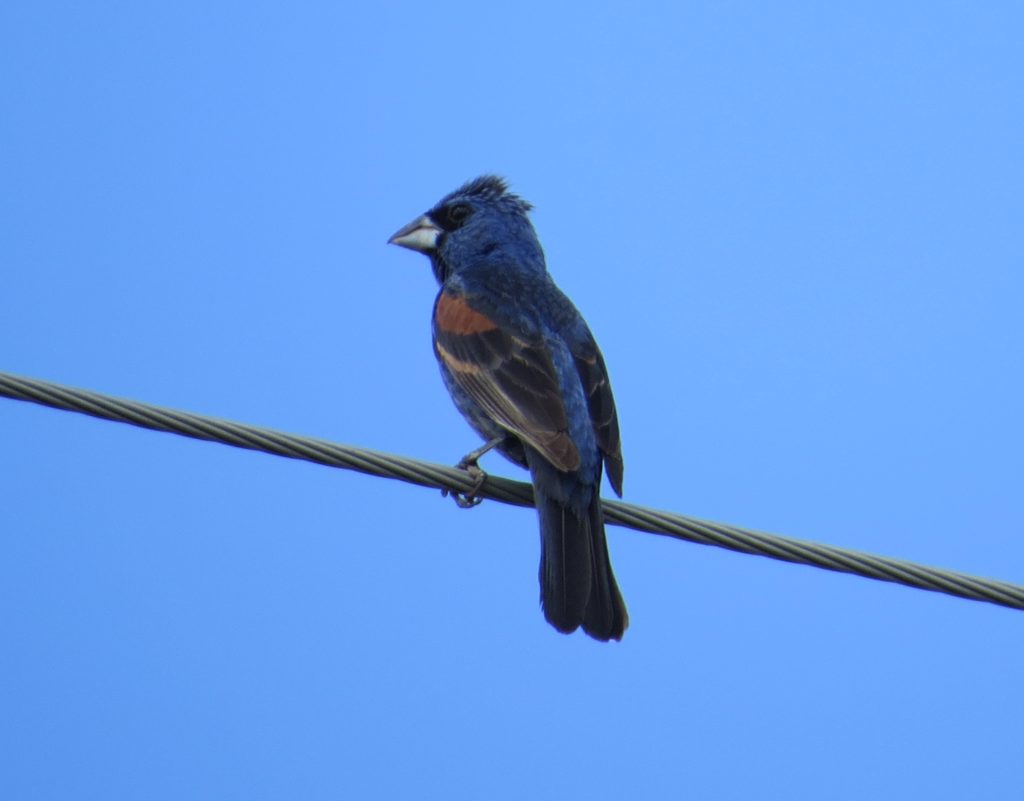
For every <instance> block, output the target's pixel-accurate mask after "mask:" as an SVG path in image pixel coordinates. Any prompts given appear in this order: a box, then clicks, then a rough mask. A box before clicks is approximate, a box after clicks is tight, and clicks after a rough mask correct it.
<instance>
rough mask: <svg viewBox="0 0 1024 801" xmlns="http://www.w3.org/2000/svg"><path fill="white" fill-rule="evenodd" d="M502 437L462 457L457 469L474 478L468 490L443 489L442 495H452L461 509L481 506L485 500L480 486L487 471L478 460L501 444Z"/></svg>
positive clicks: (445, 496)
mask: <svg viewBox="0 0 1024 801" xmlns="http://www.w3.org/2000/svg"><path fill="white" fill-rule="evenodd" d="M502 439H503V438H502V437H496V438H495V439H492V440H491V441H490V442H486V443H484V444H483V445H481V446H480V447H479V448H477V449H476V450H474V451H470V452H469V453H467V454H466V455H465V456H463V457H462V458H461V459H459V463H458V464H457V465H455V469H456V470H465V471H466V472H467V473H469V477H470V478H471V479H473V486H472V487H471V488H470V489H469V491H468V492H463V491H460V490H454V489H442V490H441V497H443V498H447V497H448V496H449V495H451V496H452V500H453V501H455V505H456V506H458V507H459V508H460V509H472V508H473V507H474V506H479V505H480V504H481V503H482V502H483V500H484V499H483V498H482V497H481V496H479V495H477V493H478V492H479V491H480V488H481V487H482V486H483V485H484V482H485V481H486V480H487V473H485V472H484V471H483V470H481V469H480V467H479V466H478V465H477V460H478V459H479V458H480V457H481V456H483V455H484V454H485V453H487V451H489V450H491V448H494V447H495V446H497V445H499V444H501V442H502Z"/></svg>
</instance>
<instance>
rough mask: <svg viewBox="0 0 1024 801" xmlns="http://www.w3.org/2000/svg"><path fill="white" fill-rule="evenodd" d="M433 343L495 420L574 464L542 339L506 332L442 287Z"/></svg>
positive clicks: (563, 465)
mask: <svg viewBox="0 0 1024 801" xmlns="http://www.w3.org/2000/svg"><path fill="white" fill-rule="evenodd" d="M434 349H435V351H436V353H437V357H438V358H439V359H440V360H441V361H442V362H443V363H444V365H445V366H446V367H447V368H448V371H449V372H450V373H451V375H452V377H453V378H454V379H455V381H456V382H457V383H458V384H459V386H461V387H462V388H463V389H464V390H465V391H466V392H467V393H469V395H470V396H471V397H472V398H473V400H475V401H476V402H477V403H478V404H480V406H481V407H482V408H483V410H484V411H485V412H486V413H487V414H488V415H489V416H490V417H491V418H492V419H493V420H494V421H495V422H497V423H498V424H499V425H501V426H503V427H504V428H507V429H508V430H509V431H511V432H512V433H514V434H515V435H516V436H518V437H519V438H520V439H522V440H523V441H524V442H527V443H529V444H530V445H531V446H532V447H533V448H535V449H536V450H537V451H539V452H540V453H541V454H542V455H543V456H544V458H546V459H547V460H548V461H550V462H551V464H553V465H554V466H555V467H557V468H558V469H559V470H562V471H566V472H568V471H570V470H577V469H578V468H579V466H580V455H579V451H577V449H576V445H575V444H574V443H573V441H572V438H571V437H570V436H569V421H568V418H567V416H566V412H565V405H564V403H563V402H562V394H561V391H560V389H559V385H558V377H557V375H556V374H555V368H554V365H553V364H552V363H551V356H550V355H549V354H548V351H547V348H546V347H545V346H544V343H543V342H542V341H536V342H531V341H528V340H527V339H525V338H523V337H520V336H516V335H515V334H512V333H510V332H509V331H507V330H505V329H503V328H502V327H500V326H499V325H498V324H497V323H495V322H494V321H493V320H492V319H491V318H489V317H488V316H487V315H485V314H483V313H481V312H479V311H477V310H476V309H474V308H473V306H472V305H470V302H469V301H468V300H467V299H466V298H465V297H463V296H460V295H455V294H453V293H450V292H448V291H443V292H441V294H440V295H438V298H437V302H436V303H435V304H434Z"/></svg>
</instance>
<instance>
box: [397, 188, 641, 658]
mask: <svg viewBox="0 0 1024 801" xmlns="http://www.w3.org/2000/svg"><path fill="white" fill-rule="evenodd" d="M531 208H532V207H531V206H530V204H529V203H527V202H526V201H524V200H523V199H522V198H520V197H518V196H516V195H514V194H511V193H510V192H509V191H508V187H507V185H506V184H505V182H504V181H503V180H502V179H501V178H497V177H495V176H491V175H485V176H482V177H480V178H477V179H476V180H473V181H470V182H469V183H467V184H465V185H464V186H462V187H460V188H459V189H456V190H455V191H454V192H452V193H451V194H449V195H447V196H446V197H444V198H443V199H442V200H441V201H440V202H439V203H438V204H437V205H436V206H434V207H433V208H432V209H431V210H430V211H428V212H427V213H426V214H424V215H422V216H421V217H417V218H416V219H415V220H413V221H412V222H411V223H409V224H408V225H406V226H405V227H403V228H402V229H400V230H399V231H398V232H396V233H395V234H394V236H392V237H391V239H389V240H388V242H389V243H391V244H395V245H400V246H401V247H404V248H409V249H410V250H416V251H419V252H420V253H425V254H426V255H427V256H429V257H430V263H431V265H432V267H433V269H434V276H435V277H436V278H437V281H438V283H439V284H440V285H441V290H440V292H439V293H438V295H437V299H436V300H435V301H434V315H433V338H434V353H435V354H436V355H437V360H438V363H439V364H440V366H441V376H442V377H443V379H444V383H445V386H446V387H447V388H448V392H449V393H450V394H451V396H452V399H453V400H454V402H455V405H456V406H457V407H458V409H459V411H460V412H462V414H463V416H464V417H465V418H466V420H467V421H468V422H469V424H470V425H471V426H472V427H473V428H474V429H476V431H477V432H478V433H479V434H480V435H481V436H482V437H483V438H484V439H485V440H486V444H485V445H484V446H483V447H481V448H478V449H477V450H475V451H473V452H471V453H470V454H467V456H466V457H465V458H464V459H463V460H462V462H460V466H461V467H463V468H466V469H469V470H471V471H474V472H475V475H478V476H479V477H480V479H481V480H482V479H483V477H484V474H483V473H482V472H481V471H480V470H479V468H477V467H476V460H477V459H478V458H479V457H480V456H482V455H483V454H484V453H486V452H487V451H488V450H490V449H491V448H497V449H498V451H500V452H501V453H502V454H504V455H505V456H506V457H507V458H508V459H510V460H511V461H513V462H515V463H516V464H518V465H520V466H522V467H525V468H527V469H529V471H530V475H531V478H532V481H533V488H534V496H535V498H536V502H537V511H538V513H539V515H540V537H541V559H540V586H541V603H542V605H543V608H544V616H545V617H546V618H547V620H548V622H549V623H551V625H552V626H554V627H555V628H556V629H558V630H559V631H561V632H565V633H569V632H573V631H575V630H576V629H577V628H579V627H580V626H582V627H583V630H584V631H585V632H586V633H587V634H589V635H590V636H591V637H594V638H595V639H598V640H610V639H614V640H619V639H621V638H622V634H623V632H624V631H625V630H626V626H627V625H628V624H629V617H628V615H627V613H626V606H625V604H624V603H623V600H622V596H621V595H620V594H619V588H618V585H617V584H616V582H615V575H614V573H613V572H612V566H611V562H610V560H609V558H608V545H607V542H606V540H605V533H604V521H603V517H602V514H601V498H600V485H601V465H602V462H603V463H604V467H605V469H606V470H607V472H608V480H609V481H610V482H611V485H612V488H613V489H614V490H615V492H616V493H617V494H618V495H620V496H621V495H622V450H621V447H620V444H619V423H618V418H617V415H616V412H615V401H614V399H613V398H612V391H611V386H610V385H609V383H608V374H607V372H606V370H605V366H604V359H603V358H602V356H601V351H599V350H598V348H597V343H596V342H595V341H594V337H593V336H592V335H591V333H590V329H589V328H587V324H586V322H584V320H583V318H582V317H581V316H580V313H579V312H578V311H577V310H576V307H575V306H573V304H572V302H571V301H570V300H569V299H568V298H567V297H566V296H565V295H564V294H562V292H561V290H559V289H558V287H557V286H555V284H554V282H553V281H552V280H551V277H550V276H549V275H548V271H547V267H546V265H545V261H544V251H543V250H542V249H541V246H540V242H539V241H538V239H537V234H536V232H535V231H534V230H533V225H532V224H531V223H530V220H529V217H528V216H527V212H529V211H530V209H531ZM477 486H479V483H478V485H477Z"/></svg>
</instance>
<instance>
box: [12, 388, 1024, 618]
mask: <svg viewBox="0 0 1024 801" xmlns="http://www.w3.org/2000/svg"><path fill="white" fill-rule="evenodd" d="M0 396H2V397H8V398H13V399H15V400H23V401H31V402H33V403H39V404H42V405H43V406H51V407H53V408H55V409H64V410H66V411H72V412H81V413H82V414H88V415H91V416H93V417H99V418H102V419H104V420H113V421H116V422H120V423H130V424H132V425H136V426H141V427H142V428H149V429H153V430H154V431H166V432H168V433H172V434H180V435H182V436H186V437H193V438H195V439H203V440H208V441H210V442H220V443H223V444H225V445H233V446H235V447H237V448H248V449H249V450H254V451H263V452H266V453H272V454H275V455H277V456H286V457H288V458H291V459H303V460H305V461H309V462H315V463H317V464H322V465H327V466H329V467H341V468H345V469H347V470H356V471H358V472H360V473H367V474H369V475H372V476H378V477H380V478H393V479H398V480H401V481H406V482H409V483H412V484H418V485H420V486H422V487H435V488H438V489H446V490H453V491H459V492H470V491H471V490H472V489H473V484H474V482H473V480H471V479H470V478H469V477H468V476H467V474H466V472H465V471H463V470H458V469H456V468H454V467H447V466H445V465H439V464H432V463H430V462H421V461H419V460H417V459H409V458H406V457H404V456H395V455H393V454H389V453H382V452H380V451H373V450H369V449H367V448H356V447H352V446H350V445H339V444H337V443H334V442H328V441H327V440H322V439H314V438H311V437H303V436H298V435H296V434H286V433H284V432H281V431H274V430H273V429H269V428H261V427H259V426H250V425H245V424H243V423H234V422H230V421H228V420H219V419H217V418H214V417H207V416H205V415H200V414H192V413H190V412H182V411H177V410H174V409H165V408H162V407H160V406H152V405H150V404H148V403H140V402H138V401H131V400H124V399H121V398H115V397H112V396H110V395H102V394H100V393H98V392H90V391H88V390H83V389H73V388H71V387H66V386H63V385H61V384H54V383H51V382H49V381H40V380H37V379H32V378H24V377H19V376H15V375H11V374H9V373H0ZM476 494H477V495H479V496H480V497H483V498H490V499H491V500H495V501H501V502H502V503H508V504H513V505H515V506H532V505H533V488H532V487H531V486H530V485H529V484H525V483H523V482H520V481H511V480H509V479H507V478H499V477H497V476H488V477H487V480H486V481H485V482H484V484H483V486H482V487H481V488H480V489H479V490H478V491H477V493H476ZM602 503H603V506H604V514H605V519H606V520H607V521H608V522H609V523H614V524H616V525H619V526H625V527H626V528H632V529H636V530H638V531H646V532H650V533H652V534H661V535H664V536H668V537H675V538H677V539H681V540H687V541H689V542H696V543H700V544H702V545H715V546H718V547H719V548H727V549H729V550H731V551H739V552H740V553H747V554H756V555H758V556H768V557H771V558H772V559H780V560H783V561H786V562H795V563H797V564H803V565H811V566H812V567H820V568H823V569H825V570H834V571H837V572H840V573H852V574H854V575H857V576H863V577H865V578H871V579H876V580H879V581H890V582H894V583H896V584H903V585H906V586H908V587H916V588H917V589H922V590H930V591H932V592H943V593H946V594H948V595H955V596H958V597H960V598H968V599H970V600H974V601H987V602H989V603H993V604H998V605H1000V606H1008V607H1011V608H1013V609H1024V587H1022V586H1020V585H1018V584H1010V583H1008V582H1005V581H996V580H994V579H986V578H978V577H975V576H969V575H966V574H964V573H957V572H955V571H952V570H942V569H940V568H934V567H926V566H924V565H919V564H915V563H914V562H905V561H902V560H899V559H890V558H888V557H884V556H875V555H873V554H869V553H863V552H860V551H851V550H847V549H846V548H837V547H836V546H834V545H823V544H820V543H815V542H807V541H804V540H797V539H793V538H790V537H780V536H778V535H775V534H766V533H764V532H760V531H751V530H750V529H745V528H739V527H738V526H730V525H725V524H722V523H712V522H709V521H706V520H698V519H696V518H693V517H686V516H684V515H678V514H673V513H671V512H662V511H658V510H656V509H647V508H645V507H642V506H634V505H632V504H628V503H622V502H621V501H602Z"/></svg>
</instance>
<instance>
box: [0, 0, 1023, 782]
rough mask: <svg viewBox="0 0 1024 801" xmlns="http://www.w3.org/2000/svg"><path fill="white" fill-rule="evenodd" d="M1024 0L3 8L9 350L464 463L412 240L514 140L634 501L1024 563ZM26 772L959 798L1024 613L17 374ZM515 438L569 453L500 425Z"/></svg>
mask: <svg viewBox="0 0 1024 801" xmlns="http://www.w3.org/2000/svg"><path fill="white" fill-rule="evenodd" d="M1022 26H1024V12H1022V11H1021V10H1020V6H1019V4H1016V3H1008V2H1007V3H998V2H994V3H983V4H978V3H975V4H969V3H942V2H940V3H923V2H919V3H869V4H863V3H856V4H855V3H848V4H820V3H809V2H808V3H776V4H764V3H700V4H694V3H664V4H647V3H631V4H625V5H624V4H621V3H614V4H609V3H597V4H588V5H587V6H586V10H583V7H582V6H576V7H570V6H569V5H568V4H567V5H566V6H565V7H564V9H558V8H554V7H552V4H550V3H517V4H513V5H509V4H492V5H488V4H485V3H460V2H435V3H430V4H423V3H396V4H391V5H389V4H380V5H377V6H374V5H373V4H356V5H352V4H340V3H327V2H324V3H301V4H285V3H281V4H268V3H223V4H210V3H173V4H167V3H163V4H150V3H146V4H132V3H128V4H126V3H96V4H76V3H42V2H32V3H28V2H7V3H4V4H3V7H2V9H0V109H2V113H0V297H2V301H3V303H2V311H0V370H5V371H9V372H14V373H21V374H25V375H30V376H36V377H40V378H46V379H50V380H54V381H60V382H64V383H68V384H72V385H77V386H82V387H87V388H91V389H95V390H97V391H101V392H108V393H111V394H116V395H122V396H126V397H131V398H137V399H140V400H146V401H149V402H152V403H157V404H160V405H165V406H171V407H178V408H183V409H189V410H193V411H197V412H203V413H207V414H213V415H216V416H219V417H225V418H231V419H236V420H242V421H246V422H251V423H256V424H261V425H266V426H271V427H275V428H280V429H285V430H289V431H295V432H300V433H306V434H311V435H315V436H320V437H325V438H329V439H334V440H337V441H340V442H347V443H352V444H358V445H364V446H367V447H373V448H378V449H382V450H389V451H394V452H398V453H403V454H407V455H410V456H416V457H419V458H424V459H429V460H433V461H439V462H446V463H453V462H455V461H456V460H457V459H458V458H459V457H460V456H461V455H462V454H463V453H465V452H466V451H467V450H468V449H469V448H471V447H473V446H475V445H476V444H477V441H476V439H475V437H474V435H473V434H472V432H471V431H470V430H469V429H468V427H467V426H466V425H465V424H464V422H463V421H462V419H461V418H460V417H459V415H458V414H457V412H456V411H455V410H454V408H453V407H452V406H451V404H450V401H449V399H448V397H447V395H446V394H445V392H444V390H443V388H442V386H441V382H440V379H439V377H438V375H437V368H436V365H435V364H434V358H433V355H432V353H431V350H430V345H429V324H428V321H429V313H430V307H431V303H432V300H433V297H434V292H435V287H434V283H433V278H432V276H431V274H430V271H429V268H428V265H427V262H426V260H425V259H423V258H422V257H418V256H416V255H415V254H410V253H408V252H406V251H401V250H399V249H397V248H389V247H387V246H385V244H384V242H385V240H386V238H387V237H388V235H389V234H391V233H392V232H393V231H394V230H395V229H396V228H398V227H399V226H400V225H402V224H404V223H405V222H407V221H408V220H409V219H410V218H411V217H413V216H414V215H416V214H418V213H419V212H421V211H423V210H424V209H426V208H428V207H429V206H430V205H431V204H432V203H433V202H434V201H435V200H436V199H437V198H439V197H440V196H441V195H442V194H444V193H446V192H447V191H449V190H450V189H452V188H454V187H455V186H457V185H458V184H459V183H461V182H462V181H464V180H466V179H467V178H471V177H473V176H475V175H477V174H479V173H481V172H485V171H487V172H498V173H500V174H503V175H505V176H507V177H508V178H509V180H510V181H511V182H512V184H513V187H514V189H515V190H516V191H518V192H520V193H521V194H522V195H523V196H525V197H526V198H528V199H529V200H531V201H533V203H534V204H535V205H536V212H535V214H534V221H535V224H536V226H537V229H538V231H539V233H540V236H541V240H542V242H543V243H544V245H545V248H546V251H547V255H548V261H549V266H550V268H551V270H552V272H553V274H554V275H555V277H556V280H557V281H558V282H559V284H560V285H561V286H562V288H563V289H565V290H566V292H568V294H569V295H570V296H571V297H572V298H573V299H574V300H575V301H576V303H577V305H578V306H579V307H580V308H581V310H582V311H583V312H584V314H585V316H586V317H587V319H588V320H589V322H590V324H591V327H592V328H593V330H594V332H595V333H596V335H597V338H598V341H599V342H600V343H601V346H602V348H603V350H604V353H605V356H606V358H607V361H608V364H609V367H610V370H611V375H612V380H613V385H614V389H615V394H616V399H617V401H618V406H619V414H620V419H621V423H622V433H623V443H624V452H625V459H626V481H625V488H626V499H627V500H629V501H633V502H636V503H641V504H645V505H650V506H655V507H660V508H665V509H670V510H674V511H678V512H683V513H687V514H692V515H696V516H700V517H705V518H710V519H716V520H721V521H726V522H731V523H735V524H739V525H746V526H750V527H755V528H760V529H764V530H769V531H775V532H779V533H784V534H788V535H790V536H795V537H802V538H806V539H813V540H819V541H825V542H829V543H833V544H837V545H842V546H846V547H850V548H857V549H863V550H868V551H873V552H878V553H883V554H887V555H892V556H898V557H902V558H906V559H912V560H916V561H920V562H924V563H928V564H934V565H939V566H945V567H951V568H957V569H960V570H963V571H966V572H969V573H975V574H979V575H987V576H993V577H998V578H1003V579H1006V580H1010V581H1017V582H1022V581H1024V522H1022V521H1024V492H1022V489H1021V487H1022V477H1024V475H1022V474H1024V469H1022V468H1024V464H1022V458H1021V454H1022V453H1024V423H1022V421H1021V414H1020V410H1021V408H1022V405H1024V404H1022V400H1024V386H1022V381H1021V363H1022V355H1024V334H1022V325H1021V308H1022V305H1024V303H1022V301H1024V278H1022V265H1024V235H1022V220H1024V199H1022V198H1024V195H1022V191H1021V187H1022V186H1024V158H1022V154H1021V143H1022V142H1024V111H1022V104H1021V98H1022V96H1024V50H1022V48H1021V42H1020V31H1021V29H1022ZM0 442H2V443H3V446H2V449H0V503H2V517H0V796H2V797H3V798H5V799H12V801H14V800H18V801H20V800H21V799H67V798H76V799H90V798H96V799H104V801H111V800H112V799H175V800H176V799H183V798H190V799H227V798H245V799H299V798H301V799H337V798H381V799H404V798H444V799H523V798H531V799H541V800H542V801H543V800H545V799H560V800H561V801H564V800H565V799H574V798H588V799H623V798H659V799H666V798H694V799H743V800H744V801H745V800H746V799H753V798H756V799H787V801H788V800H789V799H823V798H827V799H858V801H859V800H860V799H864V798H882V799H888V798H893V799H907V798H923V797H928V798H932V799H960V798H994V797H997V796H1003V797H1007V796H1012V795H1013V794H1014V793H1017V792H1019V791H1020V787H1021V743H1020V719H1021V713H1022V709H1024V703H1022V683H1021V676H1022V675H1024V616H1022V614H1021V613H1020V612H1013V611H1010V610H1006V609H1002V608H997V607H994V606H989V605H985V604H979V603H971V602H968V601H962V600H957V599H954V598H949V597H945V596H941V595H936V594H932V593H925V592H920V591H914V590H909V589H905V588H902V587H897V586H892V585H886V584H881V583H877V582H872V581H867V580H864V579H858V578H853V577H849V576H842V575H837V574H832V573H827V572H824V571H819V570H814V569H811V568H805V567H798V566H792V565H786V564H782V563H778V562H773V561H770V560H767V559H761V558H755V557H750V556H742V555H737V554H732V553H728V552H725V551H720V550H717V549H713V548H707V547H700V546H696V545H690V544H686V543H681V542H676V541H672V540H667V539H662V538H658V537H653V536H648V535H643V534H638V533H636V532H630V531H626V530H623V529H617V528H612V529H610V540H611V548H612V554H613V558H614V563H615V566H616V569H617V573H618V576H619V579H620V582H621V585H622V588H623V592H624V594H625V597H626V599H627V601H628V603H629V607H630V612H631V616H632V627H631V628H630V630H629V632H628V633H627V636H626V638H625V640H624V641H623V642H622V643H621V644H618V645H614V644H613V645H602V644H599V643H595V642H593V641H591V640H589V639H587V638H585V637H583V636H582V635H577V636H573V637H563V636H560V635H558V634H557V633H555V632H554V631H553V630H552V629H551V628H550V627H549V626H547V625H546V624H545V623H544V621H543V619H542V617H541V613H540V611H539V609H538V604H537V582H536V570H537V556H538V542H537V539H538V538H537V526H536V520H535V516H534V514H533V513H532V512H531V511H529V510H523V509H512V508H508V507H503V506H501V505H499V504H496V503H485V504H484V505H482V506H480V507H479V508H477V509H474V510H472V511H470V512H464V511H459V510H458V509H456V508H455V506H454V505H453V504H452V503H451V502H450V501H448V500H443V499H442V498H441V497H440V496H439V494H438V493H436V492H434V491H428V490H424V489H419V488H415V487H410V486H408V485H405V484H401V483H398V482H387V481H381V480H375V479H370V478H367V477H363V476H359V475H355V474H351V473H346V472H342V471H335V470H329V469H326V468H320V467H315V466H312V465H307V464H302V463H297V462H292V461H288V460H284V459H279V458H274V457H271V456H265V455H260V454H254V453H248V452H244V451H238V450H234V449H231V448H227V447H223V446H216V445H212V444H207V443H199V442H194V441H190V440H186V439H182V438H179V437H173V436H169V435H162V434H155V433H151V432H147V431H143V430H140V429H135V428H131V427H127V426H120V425H115V424H112V423H106V422H101V421H97V420H92V419H89V418H85V417H82V416H79V415H73V414H68V413H64V412H57V411H52V410H48V409H43V408H41V407H35V406H31V405H28V404H23V403H16V402H13V401H2V400H0ZM484 466H485V467H486V468H487V469H489V470H491V471H492V472H495V473H500V474H503V475H510V476H513V477H516V478H522V477H523V476H522V474H521V473H520V472H519V471H517V469H516V468H515V467H513V466H511V465H509V464H507V463H506V462H504V461H503V460H502V459H500V457H493V456H492V457H488V458H487V459H486V460H485V462H484Z"/></svg>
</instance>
